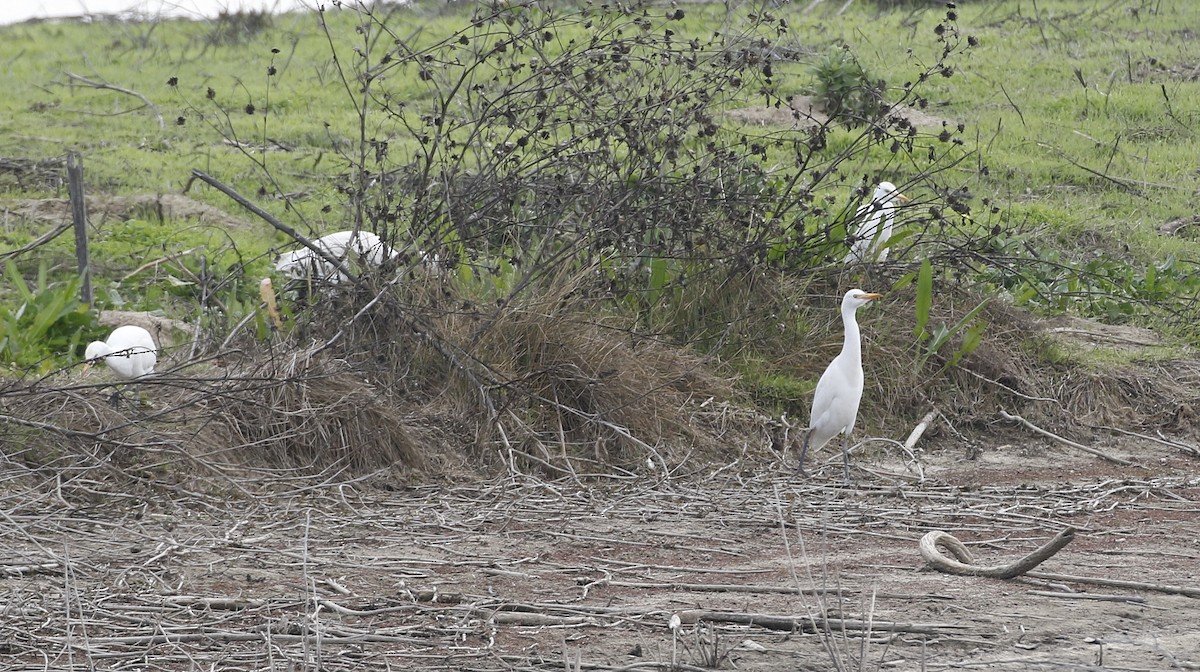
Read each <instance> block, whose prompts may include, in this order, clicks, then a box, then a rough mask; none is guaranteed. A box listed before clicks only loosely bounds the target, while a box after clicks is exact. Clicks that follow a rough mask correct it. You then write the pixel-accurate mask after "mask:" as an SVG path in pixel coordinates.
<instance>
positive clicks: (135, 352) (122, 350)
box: [83, 324, 158, 380]
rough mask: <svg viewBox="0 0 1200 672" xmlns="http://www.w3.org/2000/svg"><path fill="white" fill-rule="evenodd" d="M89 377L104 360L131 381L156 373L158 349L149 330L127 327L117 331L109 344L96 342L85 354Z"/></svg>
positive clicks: (132, 326)
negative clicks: (97, 363) (90, 370)
mask: <svg viewBox="0 0 1200 672" xmlns="http://www.w3.org/2000/svg"><path fill="white" fill-rule="evenodd" d="M84 357H85V358H86V359H87V363H86V364H84V367H83V370H84V372H85V373H86V372H87V370H88V369H90V368H91V367H92V364H94V363H96V362H97V361H100V360H103V361H104V363H105V364H108V368H110V369H112V370H113V371H114V372H115V373H116V374H117V375H118V376H120V377H122V378H127V379H131V380H132V379H134V378H141V377H142V376H144V375H146V374H149V373H153V372H154V365H155V364H157V363H158V348H157V347H156V346H155V345H154V339H153V338H152V337H151V336H150V332H148V331H146V330H145V329H143V328H141V327H138V326H134V325H131V324H126V325H124V326H121V327H117V328H116V329H114V330H113V332H112V333H111V334H109V335H108V339H107V340H103V341H92V342H91V343H89V344H88V346H87V351H86V352H85V353H84Z"/></svg>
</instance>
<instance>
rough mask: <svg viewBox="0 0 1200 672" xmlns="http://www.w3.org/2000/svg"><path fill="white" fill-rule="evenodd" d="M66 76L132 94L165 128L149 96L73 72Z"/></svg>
mask: <svg viewBox="0 0 1200 672" xmlns="http://www.w3.org/2000/svg"><path fill="white" fill-rule="evenodd" d="M67 77H68V78H69V79H70V80H71V81H73V82H79V83H80V84H83V85H85V86H90V87H92V88H93V89H108V90H109V91H116V92H117V93H123V94H125V95H127V96H133V97H134V98H137V99H138V100H141V101H142V102H143V103H145V105H146V107H148V108H150V111H151V112H153V113H154V119H155V120H156V121H158V127H159V128H166V124H165V123H164V122H163V115H162V112H159V111H158V106H156V105H155V104H154V103H152V102H150V99H149V98H147V97H146V96H144V95H142V94H140V93H138V92H137V91H133V90H131V89H126V88H123V87H120V86H115V85H113V84H109V83H107V82H97V81H96V80H94V79H88V78H87V77H82V76H80V75H77V74H75V73H73V72H68V73H67Z"/></svg>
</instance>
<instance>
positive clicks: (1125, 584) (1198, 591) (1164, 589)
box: [1026, 572, 1200, 597]
mask: <svg viewBox="0 0 1200 672" xmlns="http://www.w3.org/2000/svg"><path fill="white" fill-rule="evenodd" d="M1026 576H1028V577H1030V578H1034V579H1044V580H1046V581H1070V582H1073V583H1086V584H1090V585H1093V586H1105V587H1108V588H1130V589H1132V590H1149V591H1153V592H1156V593H1170V594H1173V595H1186V596H1187V597H1200V588H1191V587H1189V586H1172V585H1167V584H1161V583H1143V582H1141V581H1126V580H1124V579H1104V578H1099V577H1093V576H1075V575H1073V574H1054V573H1051V572H1029V573H1028V574H1026Z"/></svg>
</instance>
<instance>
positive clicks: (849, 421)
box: [799, 289, 882, 481]
mask: <svg viewBox="0 0 1200 672" xmlns="http://www.w3.org/2000/svg"><path fill="white" fill-rule="evenodd" d="M879 298H882V295H880V294H870V293H868V292H864V291H863V290H861V289H852V290H850V291H848V292H846V295H845V296H844V297H842V325H843V326H844V327H845V330H846V336H845V340H844V341H843V343H842V351H841V352H840V353H838V356H837V357H834V358H833V361H832V362H830V363H829V366H827V367H826V368H825V373H823V374H821V379H820V380H819V381H817V391H816V392H815V393H814V394H813V403H812V412H811V413H809V420H808V431H807V432H805V434H804V442H803V443H802V445H801V448H800V467H799V471H800V473H802V474H807V473H808V472H806V471H804V456H805V454H806V453H808V450H809V448H810V447H811V448H812V449H813V450H814V451H817V450H820V449H821V448H823V447H824V446H825V444H826V443H829V440H830V439H832V438H833V437H835V436H837V435H838V434H842V435H843V436H842V467H843V470H844V472H845V477H846V481H849V480H850V445H849V442H850V433H851V432H853V431H854V423H855V421H856V420H857V419H858V405H859V402H861V401H862V394H863V367H862V343H861V337H860V336H859V331H858V320H857V319H855V313H856V312H857V311H858V309H859V308H862V307H863V306H865V305H867V304H868V303H870V302H872V301H874V300H876V299H879Z"/></svg>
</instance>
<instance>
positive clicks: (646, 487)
mask: <svg viewBox="0 0 1200 672" xmlns="http://www.w3.org/2000/svg"><path fill="white" fill-rule="evenodd" d="M871 445H872V444H867V445H866V446H864V447H861V448H860V449H859V450H857V451H856V453H858V454H856V456H855V465H856V468H855V477H856V483H855V484H854V485H849V486H848V485H846V484H844V483H843V482H842V479H841V464H840V457H839V456H838V455H837V454H836V451H829V450H827V451H825V452H824V453H822V454H821V455H819V456H818V460H817V461H816V463H815V464H814V465H813V466H815V467H816V470H815V473H814V475H813V476H812V477H811V478H807V479H806V478H803V477H800V476H797V475H794V474H793V473H792V472H791V470H790V469H789V468H786V467H783V466H782V465H775V466H773V467H769V468H766V469H763V468H759V469H757V470H750V469H743V468H742V467H741V466H740V465H738V464H732V465H727V466H724V467H713V468H712V469H711V470H708V471H707V473H706V475H703V476H701V477H699V478H696V477H692V478H687V479H684V478H679V477H674V476H669V475H665V474H662V473H660V472H655V471H653V470H651V469H650V467H649V466H648V467H647V471H646V473H645V474H644V475H643V476H641V477H639V478H636V479H632V478H631V479H628V480H607V481H604V482H603V483H600V484H598V485H595V486H592V487H587V488H582V487H579V486H578V485H577V484H574V483H566V482H544V481H538V480H536V479H533V478H530V477H525V476H514V477H510V478H505V479H502V480H500V481H496V482H491V483H462V484H452V483H447V484H443V485H440V486H422V487H412V488H409V487H398V488H396V489H387V488H384V487H381V486H380V484H378V483H375V484H372V485H368V484H367V483H366V482H360V483H344V484H341V485H336V484H327V485H325V486H321V487H313V488H310V489H303V490H300V491H296V492H292V493H275V494H273V495H270V496H262V497H247V496H245V495H243V494H239V495H237V496H236V497H230V498H229V499H228V500H225V501H220V500H215V499H214V498H212V497H211V496H200V495H198V494H195V493H190V492H188V491H187V489H186V488H181V489H179V490H178V492H176V493H174V494H173V495H172V496H163V497H161V498H159V499H155V500H148V499H144V498H138V497H132V496H131V497H128V498H121V497H113V496H112V495H111V493H109V494H107V495H105V496H99V495H98V496H97V497H96V498H95V504H94V506H90V507H88V506H80V505H79V504H78V503H75V504H73V505H68V504H67V503H66V501H65V500H62V499H60V498H57V497H56V496H55V493H54V491H53V489H52V488H44V489H43V494H42V495H41V496H40V498H33V499H29V498H28V497H26V499H25V501H20V502H18V501H16V500H15V499H14V493H13V492H12V491H11V490H10V492H8V493H7V496H5V498H4V499H3V500H2V501H3V502H4V503H5V505H4V506H3V507H0V512H2V513H3V518H4V520H3V521H2V523H0V530H2V532H0V561H2V563H0V571H3V572H4V574H0V596H2V597H0V668H2V669H6V670H35V669H36V670H44V669H77V670H85V669H88V670H90V669H104V670H116V669H122V670H124V669H138V670H217V669H219V670H416V669H422V670H535V669H536V670H552V669H572V670H575V669H579V670H582V669H599V670H654V669H659V670H664V669H671V668H672V666H673V665H674V666H676V668H677V669H682V670H695V669H701V668H717V669H726V670H734V669H737V670H789V671H791V670H831V669H839V668H840V669H855V670H858V669H867V670H876V669H883V670H890V669H896V670H919V669H926V670H937V669H954V670H960V669H989V670H1043V669H1045V670H1051V669H1052V670H1096V669H1104V670H1169V669H1185V670H1195V669H1200V626H1198V625H1197V624H1198V623H1200V597H1198V596H1200V460H1198V459H1197V458H1195V457H1193V456H1191V455H1190V454H1188V452H1187V451H1186V450H1181V449H1179V448H1177V447H1173V446H1169V445H1167V444H1164V443H1160V442H1155V441H1151V440H1149V439H1138V438H1136V437H1129V436H1122V437H1120V438H1119V440H1117V439H1116V438H1114V440H1113V442H1112V443H1111V444H1110V445H1103V446H1097V448H1100V449H1101V450H1102V451H1104V452H1105V453H1106V454H1109V455H1112V456H1114V457H1119V458H1124V459H1128V460H1131V461H1133V462H1134V463H1135V465H1134V466H1124V465H1120V464H1116V463H1112V462H1109V461H1107V460H1104V459H1100V458H1097V457H1094V456H1092V455H1088V454H1085V453H1082V452H1079V451H1078V450H1075V449H1073V448H1070V447H1067V446H1064V445H1062V444H1060V443H1056V442H1052V441H1049V440H1044V439H1040V438H1034V437H1031V438H1029V439H1028V441H1022V443H1020V444H1019V445H1018V444H1015V443H1008V444H1004V445H995V446H992V447H989V448H987V449H985V450H982V451H973V452H972V454H971V455H968V454H967V453H966V451H963V450H958V449H955V448H952V447H950V448H939V449H937V450H936V451H933V452H931V453H929V454H918V458H919V459H918V462H917V463H912V462H909V463H908V464H905V463H904V462H902V461H901V460H898V459H893V458H892V457H889V456H888V455H887V453H886V450H871V449H870V446H871ZM972 458H973V459H972ZM918 465H919V467H920V468H919V469H918V468H917V466H918ZM1064 526H1072V527H1074V528H1076V529H1077V530H1078V535H1077V537H1076V539H1075V540H1074V542H1073V543H1071V544H1069V545H1068V546H1066V547H1065V548H1064V549H1063V550H1062V551H1060V552H1059V553H1058V554H1056V555H1055V556H1053V557H1051V558H1050V559H1049V560H1048V561H1046V562H1045V563H1044V564H1043V565H1042V566H1040V567H1038V568H1037V570H1036V572H1042V573H1044V574H1045V575H1046V576H1048V577H1050V578H1031V577H1030V576H1025V577H1021V578H1017V579H1011V580H997V579H984V578H973V577H963V576H953V575H948V574H943V573H939V572H935V571H931V570H929V569H927V568H926V566H925V563H924V561H923V560H922V558H921V557H920V555H919V554H918V547H917V544H918V540H919V539H920V538H921V536H922V535H923V534H925V533H926V532H928V531H930V530H934V529H940V530H945V531H947V532H950V533H951V534H954V535H955V536H957V537H958V538H959V539H961V540H962V541H964V542H966V543H967V544H968V545H969V546H970V547H971V549H972V552H973V553H974V555H975V557H976V561H977V563H978V564H1002V563H1003V562H1007V561H1010V560H1012V559H1015V558H1017V557H1019V556H1022V555H1024V554H1026V553H1028V552H1029V551H1031V550H1032V549H1034V548H1035V547H1037V546H1038V545H1040V544H1041V543H1043V542H1045V541H1046V540H1048V539H1049V538H1050V537H1052V536H1053V535H1054V534H1055V533H1056V532H1058V531H1059V530H1060V529H1062V528H1063V527H1064ZM1058 575H1068V578H1062V577H1060V576H1058ZM1069 577H1083V578H1084V579H1098V580H1117V581H1132V582H1136V584H1131V585H1128V586H1127V585H1123V584H1117V585H1102V584H1096V583H1087V582H1081V581H1077V580H1073V579H1070V578H1069ZM1142 584H1148V585H1149V586H1156V587H1157V589H1151V588H1149V587H1147V586H1144V585H1142ZM798 589H799V590H798ZM1189 590H1190V591H1191V596H1190V597H1189V596H1187V595H1182V594H1179V592H1180V591H1184V592H1187V591H1189ZM1173 591H1174V592H1173ZM673 616H678V617H679V623H678V625H677V627H675V628H674V629H672V627H671V624H672V617H673ZM768 617H771V618H768Z"/></svg>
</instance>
